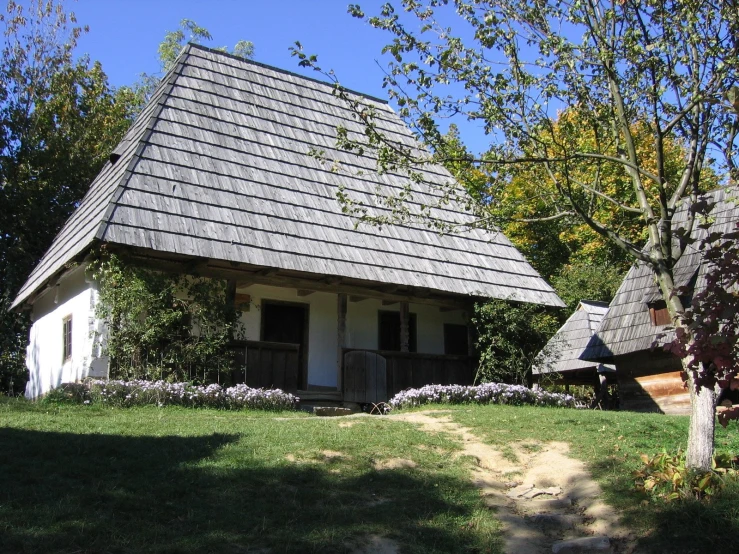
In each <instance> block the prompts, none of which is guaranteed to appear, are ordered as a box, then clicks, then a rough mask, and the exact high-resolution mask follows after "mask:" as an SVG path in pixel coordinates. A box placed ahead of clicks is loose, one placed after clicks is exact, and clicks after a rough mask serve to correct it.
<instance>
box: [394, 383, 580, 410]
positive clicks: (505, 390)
mask: <svg viewBox="0 0 739 554" xmlns="http://www.w3.org/2000/svg"><path fill="white" fill-rule="evenodd" d="M473 403H474V404H509V405H513V406H522V405H532V406H560V407H566V408H574V407H575V398H574V397H573V396H570V395H569V394H559V393H551V392H546V391H542V390H532V389H529V388H526V387H524V386H522V385H506V384H503V383H483V384H482V385H475V386H462V385H426V386H425V387H421V388H420V389H407V390H404V391H402V392H399V393H398V394H396V395H395V396H394V397H393V398H391V399H390V402H389V404H390V406H392V407H393V408H412V407H415V406H422V405H424V404H473Z"/></svg>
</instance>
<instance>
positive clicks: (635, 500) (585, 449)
mask: <svg viewBox="0 0 739 554" xmlns="http://www.w3.org/2000/svg"><path fill="white" fill-rule="evenodd" d="M452 416H453V419H454V420H455V421H457V422H458V423H460V424H462V425H464V426H465V427H470V428H471V429H472V430H473V432H474V433H475V434H477V435H478V436H479V437H480V438H482V439H483V440H485V442H488V443H490V444H493V445H496V446H498V447H500V448H501V449H502V450H503V451H504V452H505V451H506V449H510V443H511V442H513V441H523V440H531V439H535V440H538V441H555V440H556V441H563V442H567V443H569V444H570V454H571V455H572V456H574V457H576V458H579V459H581V460H583V461H584V462H586V463H587V465H588V468H589V469H590V471H591V473H592V475H593V477H594V478H595V479H596V480H597V481H598V482H599V483H600V485H601V487H602V489H603V492H604V498H605V500H606V501H607V502H608V503H609V504H611V505H612V506H614V507H615V508H616V509H617V510H618V511H619V512H620V513H621V515H622V517H623V522H624V523H625V524H626V525H627V526H628V527H629V528H631V529H633V530H634V532H635V533H636V534H637V536H639V537H640V539H641V540H640V543H639V549H638V551H639V552H642V551H646V552H670V553H672V552H715V553H718V552H726V553H736V552H739V486H737V484H736V483H733V484H730V485H729V486H728V487H727V488H726V489H725V490H724V492H723V494H721V495H720V496H719V497H717V498H714V499H713V500H712V501H711V502H708V503H699V502H672V503H669V504H665V503H663V502H660V501H653V500H652V499H651V498H650V497H648V496H646V495H644V494H642V493H639V492H637V491H636V490H635V489H634V486H633V485H634V479H633V477H632V475H631V474H632V472H633V471H634V470H635V469H637V468H638V467H640V465H641V463H642V462H641V460H640V458H639V455H640V454H641V453H645V454H649V455H650V456H651V455H653V454H657V453H659V452H661V451H662V450H663V449H664V450H667V451H668V452H671V451H673V452H674V451H676V450H677V449H678V448H681V449H683V450H684V449H685V445H686V441H687V428H688V418H687V417H676V416H664V415H659V414H635V413H629V412H601V411H580V410H563V409H551V408H534V407H511V406H458V407H457V406H455V407H453V411H452ZM716 450H717V452H729V453H732V454H733V455H737V454H739V433H737V428H736V425H732V426H731V427H730V428H729V429H723V428H721V427H720V426H719V427H718V428H717V433H716Z"/></svg>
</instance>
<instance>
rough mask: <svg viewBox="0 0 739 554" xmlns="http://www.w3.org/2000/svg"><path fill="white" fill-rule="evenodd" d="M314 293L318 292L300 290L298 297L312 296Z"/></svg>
mask: <svg viewBox="0 0 739 554" xmlns="http://www.w3.org/2000/svg"><path fill="white" fill-rule="evenodd" d="M314 292H316V291H314V290H310V289H298V296H310V295H311V294H313V293H314Z"/></svg>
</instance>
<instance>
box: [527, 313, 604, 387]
mask: <svg viewBox="0 0 739 554" xmlns="http://www.w3.org/2000/svg"><path fill="white" fill-rule="evenodd" d="M607 311H608V304H607V303H605V302H596V301H593V300H581V301H580V303H579V304H578V306H577V309H576V310H575V312H574V313H573V314H572V315H571V316H570V317H569V318H568V319H567V321H566V322H565V324H564V325H562V327H560V329H559V330H558V331H557V332H556V333H555V334H554V336H553V337H552V338H551V339H549V342H547V344H546V346H545V347H544V348H543V349H542V351H541V352H539V354H537V356H536V358H535V359H534V363H533V366H532V371H533V373H534V375H541V374H544V373H563V372H567V371H576V370H580V369H598V366H600V365H602V364H599V363H598V362H589V361H585V360H582V359H580V355H581V354H582V353H583V350H584V349H585V347H586V346H587V345H588V342H589V341H590V338H591V337H592V336H593V334H594V333H595V332H596V330H597V329H598V327H599V326H600V323H601V321H602V320H603V316H605V315H606V312H607ZM602 369H605V370H610V371H613V370H614V369H615V368H613V367H612V366H606V367H604V368H602Z"/></svg>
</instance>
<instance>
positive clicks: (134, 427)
mask: <svg viewBox="0 0 739 554" xmlns="http://www.w3.org/2000/svg"><path fill="white" fill-rule="evenodd" d="M276 418H277V419H276ZM347 421H351V420H347V419H346V418H335V419H318V418H314V417H309V416H304V415H302V414H295V413H283V414H274V413H264V412H223V411H215V410H187V409H178V408H163V409H157V408H132V409H104V408H99V407H90V406H49V405H43V404H30V403H26V402H21V401H10V402H8V401H6V402H3V403H0V422H2V427H0V468H2V471H0V552H70V553H71V552H121V553H122V552H185V553H187V552H248V551H254V550H256V549H259V548H269V549H271V552H318V551H320V552H347V551H351V549H352V545H354V544H362V543H363V541H365V540H366V537H368V536H370V535H380V536H385V537H389V538H391V539H393V540H396V541H397V542H398V543H399V544H400V545H401V546H402V549H403V552H452V551H471V552H499V551H500V547H499V545H500V537H499V528H498V524H497V522H496V521H495V519H494V517H493V516H492V514H491V512H489V511H488V510H487V509H486V508H485V507H484V506H483V504H482V501H481V499H480V496H479V493H478V492H477V490H476V489H474V487H473V486H472V485H471V483H470V482H469V479H468V474H467V473H466V468H465V467H463V466H462V465H461V464H459V463H454V462H453V461H452V454H453V451H454V450H455V449H456V448H457V446H456V444H454V443H452V442H450V441H449V440H448V439H447V438H446V437H443V436H429V435H427V434H425V433H423V432H421V431H419V430H417V429H416V428H415V427H413V426H412V425H410V424H404V423H401V422H394V421H390V420H388V419H386V418H381V417H375V418H362V419H360V420H359V421H358V422H357V423H356V424H354V425H353V426H351V427H342V426H340V424H342V423H346V422H347ZM323 451H331V452H333V453H341V456H340V457H339V456H336V455H335V454H332V453H331V452H329V453H328V454H325V453H323ZM387 458H404V459H409V460H412V461H414V462H415V463H416V464H417V467H416V468H414V469H396V470H376V469H374V468H373V464H374V463H375V462H377V461H380V460H383V459H387Z"/></svg>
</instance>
